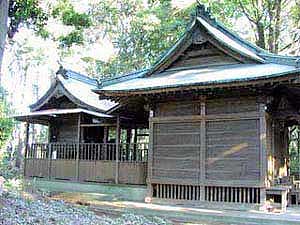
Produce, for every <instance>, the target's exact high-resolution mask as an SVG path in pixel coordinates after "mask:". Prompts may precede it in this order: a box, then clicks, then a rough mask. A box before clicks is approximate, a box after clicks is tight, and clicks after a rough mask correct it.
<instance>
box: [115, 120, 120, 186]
mask: <svg viewBox="0 0 300 225" xmlns="http://www.w3.org/2000/svg"><path fill="white" fill-rule="evenodd" d="M119 150H120V116H117V128H116V173H115V183H116V184H118V183H119Z"/></svg>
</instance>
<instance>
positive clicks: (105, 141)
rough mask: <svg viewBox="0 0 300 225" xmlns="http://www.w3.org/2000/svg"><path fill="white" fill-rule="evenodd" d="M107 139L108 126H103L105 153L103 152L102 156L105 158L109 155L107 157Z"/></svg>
mask: <svg viewBox="0 0 300 225" xmlns="http://www.w3.org/2000/svg"><path fill="white" fill-rule="evenodd" d="M107 139H108V127H107V126H105V127H104V128H103V154H102V156H101V157H102V158H101V159H103V160H107V159H108V157H107V149H108V148H107Z"/></svg>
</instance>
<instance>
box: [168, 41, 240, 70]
mask: <svg viewBox="0 0 300 225" xmlns="http://www.w3.org/2000/svg"><path fill="white" fill-rule="evenodd" d="M237 63H239V62H238V61H237V60H236V59H234V58H232V57H230V56H228V55H226V54H225V53H224V52H223V51H221V50H219V49H218V48H217V47H215V46H213V45H212V44H211V43H209V42H208V41H206V42H204V43H194V44H192V45H191V46H190V47H188V48H187V49H186V50H185V51H184V52H182V53H181V55H180V56H179V57H178V59H177V60H175V61H174V62H173V63H172V64H171V65H170V67H168V69H176V68H181V67H189V66H204V65H205V66H216V65H227V64H237Z"/></svg>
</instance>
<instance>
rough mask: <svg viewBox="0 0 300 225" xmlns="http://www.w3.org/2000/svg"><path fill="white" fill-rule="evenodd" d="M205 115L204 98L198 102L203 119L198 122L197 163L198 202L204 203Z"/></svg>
mask: <svg viewBox="0 0 300 225" xmlns="http://www.w3.org/2000/svg"><path fill="white" fill-rule="evenodd" d="M205 114H206V104H205V98H202V99H201V102H200V115H201V116H202V117H203V118H202V119H201V122H200V155H199V156H200V157H199V158H200V160H199V161H200V163H199V170H200V171H199V172H200V174H199V181H200V184H201V189H200V200H201V201H205V186H204V185H203V183H204V181H205V177H206V171H205V161H206V160H205V159H206V121H205Z"/></svg>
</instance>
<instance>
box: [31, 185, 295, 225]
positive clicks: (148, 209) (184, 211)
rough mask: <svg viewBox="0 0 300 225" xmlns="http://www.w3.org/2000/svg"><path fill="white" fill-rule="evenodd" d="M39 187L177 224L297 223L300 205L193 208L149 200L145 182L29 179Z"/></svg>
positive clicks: (98, 208) (99, 208)
mask: <svg viewBox="0 0 300 225" xmlns="http://www.w3.org/2000/svg"><path fill="white" fill-rule="evenodd" d="M28 182H31V183H32V182H34V185H35V187H36V188H39V189H43V190H45V191H49V192H51V193H53V195H52V198H55V199H64V200H66V201H69V202H72V203H80V204H86V205H89V207H90V208H91V209H92V210H94V211H95V212H96V213H98V214H107V215H120V214H123V213H135V214H140V215H149V216H159V217H163V218H166V219H168V220H171V221H173V222H174V223H175V224H183V223H186V222H190V223H191V224H204V225H229V224H230V225H267V224H272V225H296V224H300V209H299V208H288V211H287V212H286V213H265V212H260V211H255V210H249V211H234V210H214V209H205V208H199V207H198V208H191V207H186V206H180V205H177V206H171V205H162V204H146V203H144V202H143V200H144V197H145V196H146V191H147V190H146V187H145V186H133V185H131V186H129V185H119V186H116V185H100V184H86V183H84V184H80V183H72V182H57V181H45V180H35V181H33V180H29V181H28Z"/></svg>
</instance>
